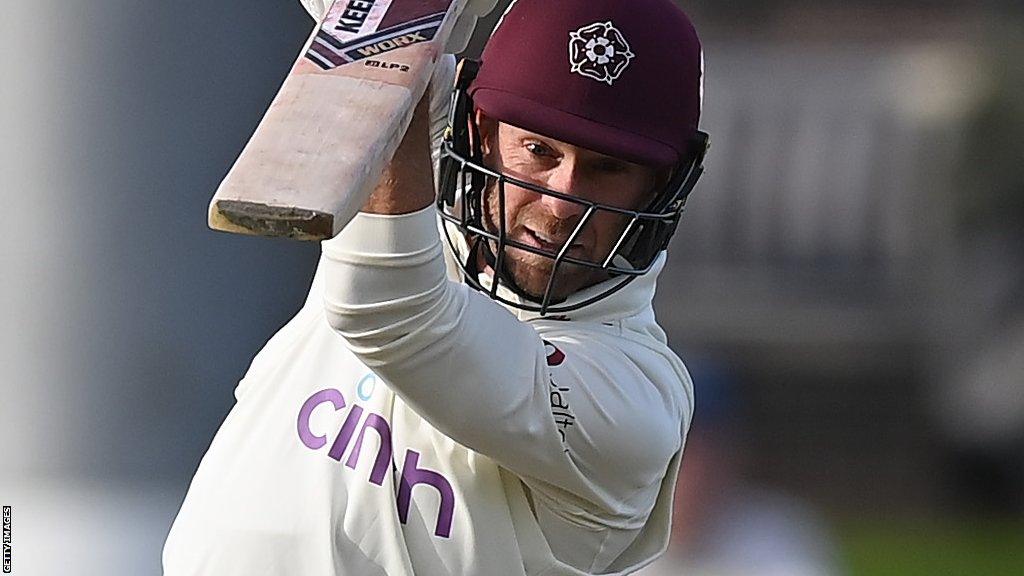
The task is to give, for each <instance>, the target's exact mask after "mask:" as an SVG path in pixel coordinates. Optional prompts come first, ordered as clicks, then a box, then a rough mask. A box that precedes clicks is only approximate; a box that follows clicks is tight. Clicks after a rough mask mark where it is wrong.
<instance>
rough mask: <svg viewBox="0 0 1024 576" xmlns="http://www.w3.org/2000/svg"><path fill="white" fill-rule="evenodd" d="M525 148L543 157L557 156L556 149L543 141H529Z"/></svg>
mask: <svg viewBox="0 0 1024 576" xmlns="http://www.w3.org/2000/svg"><path fill="white" fill-rule="evenodd" d="M525 148H526V150H527V151H528V152H529V153H530V154H532V155H534V156H538V157H541V158H553V157H554V156H555V151H554V150H552V149H551V148H549V147H548V146H546V145H545V144H543V143H541V142H527V143H526V145H525Z"/></svg>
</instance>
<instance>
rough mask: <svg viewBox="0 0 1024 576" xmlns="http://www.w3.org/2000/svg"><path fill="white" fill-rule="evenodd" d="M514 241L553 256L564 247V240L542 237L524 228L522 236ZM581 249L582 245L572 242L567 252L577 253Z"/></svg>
mask: <svg viewBox="0 0 1024 576" xmlns="http://www.w3.org/2000/svg"><path fill="white" fill-rule="evenodd" d="M516 240H518V241H520V242H522V243H523V244H526V245H527V246H532V247H534V248H539V249H541V250H544V251H547V252H553V253H555V254H557V253H558V252H559V251H560V250H561V249H562V246H564V245H565V240H560V239H558V238H552V237H548V236H544V235H543V234H541V233H538V232H537V231H535V230H532V229H530V228H525V232H524V233H523V234H522V235H520V237H519V238H516ZM582 248H583V244H581V243H579V242H574V243H573V244H572V245H571V246H570V247H569V252H570V253H572V252H577V251H579V250H580V249H582Z"/></svg>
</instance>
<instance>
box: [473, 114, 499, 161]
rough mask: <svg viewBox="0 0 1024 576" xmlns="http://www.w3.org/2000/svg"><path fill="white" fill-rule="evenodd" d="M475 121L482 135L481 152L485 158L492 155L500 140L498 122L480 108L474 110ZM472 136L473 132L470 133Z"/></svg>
mask: <svg viewBox="0 0 1024 576" xmlns="http://www.w3.org/2000/svg"><path fill="white" fill-rule="evenodd" d="M473 121H474V122H475V123H476V129H477V132H478V133H479V134H480V150H481V151H482V152H483V154H484V156H487V155H489V154H490V153H491V150H492V149H493V148H494V147H495V143H496V142H497V140H498V121H497V120H496V119H494V118H491V117H490V116H488V115H487V113H486V112H484V111H483V110H481V109H480V108H479V107H474V109H473ZM470 133H471V134H472V131H470Z"/></svg>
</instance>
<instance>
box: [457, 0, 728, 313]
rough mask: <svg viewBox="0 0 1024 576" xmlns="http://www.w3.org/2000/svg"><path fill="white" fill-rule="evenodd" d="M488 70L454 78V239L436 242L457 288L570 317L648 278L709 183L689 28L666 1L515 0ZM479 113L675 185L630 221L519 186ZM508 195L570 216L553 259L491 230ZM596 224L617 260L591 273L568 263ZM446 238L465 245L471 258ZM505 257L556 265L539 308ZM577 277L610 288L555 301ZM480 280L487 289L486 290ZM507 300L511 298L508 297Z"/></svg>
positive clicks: (504, 229) (698, 64) (471, 67)
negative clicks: (517, 254) (603, 224)
mask: <svg viewBox="0 0 1024 576" xmlns="http://www.w3.org/2000/svg"><path fill="white" fill-rule="evenodd" d="M482 60H483V61H482V62H475V61H473V60H463V61H462V63H461V64H460V67H459V71H458V74H457V76H456V82H455V91H454V93H453V95H452V109H451V113H450V115H449V117H448V129H447V130H446V132H445V137H444V140H443V142H442V146H441V155H440V161H439V180H438V196H437V209H438V213H439V215H440V216H441V218H443V219H444V220H445V221H446V222H447V224H449V225H450V226H448V225H446V226H444V227H443V231H444V235H445V237H446V239H447V241H448V244H449V246H450V247H451V249H452V253H453V254H454V255H455V256H456V258H457V263H458V265H459V267H460V268H461V269H462V272H463V278H464V280H465V282H466V283H467V284H468V285H470V286H471V287H473V288H474V289H476V290H479V291H481V292H484V293H486V294H487V295H488V296H490V297H491V298H493V299H495V300H497V301H499V302H501V303H503V304H505V305H507V306H510V307H514V308H519V309H522V310H529V311H534V312H539V313H540V314H541V315H544V314H556V313H557V314H565V313H570V312H573V311H575V310H578V309H580V308H583V307H585V306H588V305H590V304H592V303H594V302H597V301H598V300H601V299H603V298H606V297H608V296H610V295H612V294H614V293H615V292H617V291H618V290H621V289H622V288H624V287H625V286H626V285H627V284H629V282H631V281H632V280H633V279H635V278H637V277H639V276H641V275H643V274H646V273H648V272H649V271H650V270H652V269H653V267H654V265H655V262H656V261H657V259H658V258H659V255H660V254H661V252H663V251H664V250H665V249H666V248H667V246H668V243H669V240H670V239H671V238H672V235H673V234H674V233H675V230H676V226H677V224H678V222H679V218H680V216H681V215H682V212H683V209H684V206H685V204H686V199H687V198H688V197H689V195H690V192H691V191H692V190H693V188H694V186H695V185H696V183H697V180H698V179H699V178H700V176H701V174H702V173H703V171H704V167H703V161H704V155H705V152H706V151H707V147H708V135H707V134H705V133H704V132H702V131H700V130H698V127H697V123H698V120H699V119H700V111H701V91H702V84H701V74H702V57H701V48H700V42H699V40H698V39H697V34H696V32H695V31H694V29H693V25H692V24H691V23H690V20H689V19H688V18H687V17H686V15H684V14H683V13H682V12H680V11H679V9H678V8H676V6H675V5H674V4H673V3H672V1H671V0H557V1H551V0H548V1H543V0H518V1H517V2H516V3H515V4H513V5H512V7H511V8H510V9H509V11H508V12H507V13H506V14H505V16H504V17H503V19H502V21H501V22H500V23H499V25H498V27H497V29H496V31H495V32H494V35H493V36H492V37H491V39H490V41H489V42H488V44H487V47H486V48H485V49H484V53H483V57H482ZM475 107H479V108H480V109H481V110H483V111H484V112H485V113H486V114H487V115H489V116H491V117H493V118H495V119H497V120H500V121H503V122H505V123H508V124H512V125H514V126H518V127H520V128H523V129H526V130H529V131H531V132H536V133H538V134H542V135H545V136H548V137H550V138H555V139H558V140H561V141H563V142H567V143H569V144H573V145H576V146H580V147H583V148H587V149H590V150H593V151H596V152H600V153H603V154H607V155H609V156H614V157H616V158H621V159H624V160H630V161H633V162H637V163H639V164H645V165H650V166H655V167H664V168H670V170H668V171H667V172H666V173H667V174H669V178H668V180H667V182H659V183H657V184H656V185H655V188H654V189H652V191H651V192H652V194H651V195H650V200H649V201H648V203H647V204H645V205H643V206H634V207H631V208H629V209H626V208H623V207H619V206H614V205H608V204H601V203H597V202H594V201H591V200H589V199H587V198H583V197H580V196H576V195H573V194H569V193H567V192H568V191H566V190H561V191H559V190H551V189H548V188H545V187H543V186H539V185H538V184H537V183H535V182H529V181H526V180H523V179H520V178H517V177H516V176H515V175H512V174H507V173H504V172H501V171H499V170H496V169H495V168H494V167H493V166H488V163H487V162H486V161H485V158H484V154H483V151H482V147H481V141H480V134H479V132H478V127H477V125H476V122H475V119H474V109H475ZM506 186H514V187H516V188H519V189H525V190H531V191H533V192H534V193H536V194H539V195H543V196H548V197H554V198H558V199H559V200H561V201H563V202H568V203H573V204H576V205H578V206H579V208H580V211H579V213H580V216H579V217H578V220H576V221H574V222H573V223H572V225H573V232H572V233H571V234H570V235H569V237H568V238H566V239H564V241H563V242H561V245H560V246H559V247H558V248H557V249H546V248H539V247H536V246H531V245H528V244H525V243H523V242H521V241H517V240H516V239H514V238H512V237H510V236H509V234H508V229H509V224H508V222H507V221H506V219H507V214H504V213H502V212H503V209H499V210H498V212H499V214H498V215H497V216H491V215H489V214H488V212H487V206H488V200H489V199H491V198H496V199H497V205H498V206H504V205H505V203H504V202H505V188H506ZM602 215H606V216H607V215H611V216H614V217H615V218H617V219H618V220H619V221H621V222H622V223H623V224H624V226H623V228H622V229H621V231H620V234H619V237H618V240H617V241H616V242H615V245H614V247H613V248H612V249H611V252H610V253H608V254H606V255H594V257H593V258H592V259H588V258H577V257H574V256H572V255H571V254H570V251H569V247H570V246H572V244H573V242H574V241H575V239H576V238H577V237H578V235H579V234H580V233H581V231H582V230H583V229H584V228H585V227H586V226H588V225H589V222H590V221H592V220H594V219H596V218H598V217H601V216H602ZM495 219H496V221H495ZM450 227H451V228H453V229H455V230H458V231H459V232H461V234H462V236H463V238H464V240H465V244H466V248H465V249H460V243H459V242H456V241H455V239H454V237H453V236H452V234H451V233H450V230H449V228H450ZM508 249H515V250H520V251H525V252H530V253H533V254H536V255H538V256H542V257H544V258H548V259H550V260H551V261H552V264H553V268H552V272H551V274H550V276H549V278H548V282H547V286H546V288H545V289H544V291H543V293H542V294H541V293H530V292H527V291H526V290H524V289H523V288H522V287H520V286H519V285H518V284H517V283H516V279H515V278H514V277H513V275H512V274H511V273H510V272H509V270H508V268H507V267H506V266H505V263H504V260H503V259H504V257H505V256H504V255H505V253H506V251H507V250H508ZM481 262H483V263H486V265H487V266H486V267H482V264H481ZM578 267H583V268H591V269H597V270H601V271H602V272H604V273H605V274H607V277H608V280H607V281H605V282H602V283H601V284H600V285H599V286H595V287H594V288H593V290H589V291H587V292H586V294H581V295H579V296H578V297H577V296H575V295H570V296H568V297H565V296H562V295H561V294H559V296H558V297H557V298H556V296H555V294H556V293H557V290H556V289H555V288H556V286H557V285H558V282H559V281H560V279H561V276H560V270H563V269H570V270H571V269H575V268H578ZM487 270H491V271H493V273H490V272H487ZM568 273H571V272H568ZM481 275H483V276H484V277H486V276H490V277H491V280H490V281H486V280H480V277H481ZM502 287H504V288H507V289H508V290H509V291H511V292H512V293H513V295H514V296H515V297H510V296H507V295H503V291H502V290H501V288H502Z"/></svg>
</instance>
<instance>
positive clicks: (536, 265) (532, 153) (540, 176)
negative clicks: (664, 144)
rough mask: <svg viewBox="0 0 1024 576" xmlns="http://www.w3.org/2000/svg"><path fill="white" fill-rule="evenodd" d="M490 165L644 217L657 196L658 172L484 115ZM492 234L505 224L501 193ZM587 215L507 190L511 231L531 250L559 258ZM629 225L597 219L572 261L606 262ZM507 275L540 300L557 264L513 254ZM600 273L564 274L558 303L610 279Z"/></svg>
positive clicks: (493, 203) (490, 210)
mask: <svg viewBox="0 0 1024 576" xmlns="http://www.w3.org/2000/svg"><path fill="white" fill-rule="evenodd" d="M477 122H478V124H477V125H478V126H479V127H480V134H481V141H482V147H483V152H484V160H485V163H486V164H487V165H488V166H490V167H491V168H492V169H494V170H496V171H499V172H502V173H505V174H508V175H509V176H512V177H514V178H517V179H519V180H523V181H526V182H529V183H531V184H536V185H538V186H543V187H545V188H548V189H550V190H554V191H556V192H562V193H565V194H568V195H571V196H575V197H579V198H582V199H586V200H589V201H592V202H597V203H600V204H605V205H610V206H615V207H618V208H625V209H631V210H637V209H641V208H642V207H643V205H644V204H646V203H647V202H648V201H649V200H650V198H651V196H652V195H653V190H654V185H655V183H656V180H657V178H658V173H657V171H656V170H655V169H654V168H651V167H647V166H642V165H640V164H634V163H632V162H627V161H625V160H621V159H618V158H613V157H611V156H606V155H604V154H600V153H597V152H594V151H591V150H587V149H584V148H580V147H578V146H574V145H572V144H568V143H565V142H561V141H558V140H555V139H553V138H548V137H545V136H542V135H540V134H537V133H534V132H529V131H527V130H523V129H520V128H517V127H515V126H511V125H509V124H505V123H501V122H498V121H496V120H493V119H490V118H487V117H486V116H485V115H483V114H482V113H479V112H478V115H477ZM485 202H486V214H487V218H488V223H487V224H488V226H489V227H491V229H493V230H497V229H498V224H497V223H498V222H499V219H500V218H501V217H502V215H501V212H500V208H499V202H498V194H497V193H496V186H493V185H492V186H491V187H490V188H489V190H488V193H487V196H486V199H485ZM585 212H586V207H585V206H583V205H581V204H576V203H573V202H569V201H566V200H562V199H559V198H555V197H553V196H549V195H546V194H540V193H538V192H535V191H533V190H529V189H526V188H522V187H519V186H514V185H512V184H506V186H505V213H504V218H505V229H506V233H507V235H508V237H509V238H510V239H512V240H516V241H518V242H521V243H523V244H526V245H528V246H533V247H536V248H540V249H542V250H545V251H548V252H553V253H557V252H558V251H559V250H560V249H561V248H562V246H563V245H564V244H565V242H566V240H567V239H568V238H569V236H570V235H571V234H572V232H573V230H574V229H575V228H576V225H577V224H578V223H579V222H580V220H581V219H582V218H583V215H584V213H585ZM627 223H628V219H627V218H625V217H623V216H619V215H616V214H614V213H610V212H607V211H598V212H596V213H595V214H594V216H592V217H591V218H590V220H588V222H587V224H586V226H584V228H583V230H582V231H581V232H580V234H579V235H578V236H577V238H576V239H575V241H574V242H573V244H572V246H571V247H570V248H569V251H568V255H569V256H572V257H575V258H579V259H581V260H587V261H591V262H602V261H603V260H604V259H605V258H607V256H608V254H610V253H611V251H612V250H613V248H614V247H615V244H616V242H617V241H618V239H619V236H620V235H621V234H622V232H623V230H624V229H625V226H626V224H627ZM504 260H505V262H506V263H507V270H508V271H509V273H510V274H511V275H512V278H513V280H514V281H515V282H516V284H517V285H518V286H519V288H521V289H522V290H524V291H525V292H526V293H528V294H530V295H531V296H534V297H537V298H540V297H542V296H543V295H544V291H545V290H546V289H547V284H548V279H549V278H550V276H551V272H552V270H553V268H554V261H553V260H552V259H551V258H547V257H544V256H540V255H538V254H533V253H531V252H527V251H525V250H521V249H518V248H506V250H505V257H504ZM607 277H608V276H607V274H605V273H604V272H602V271H600V270H596V269H590V268H585V267H582V266H576V265H572V264H562V265H561V266H560V267H559V272H558V278H557V279H556V282H555V288H554V290H553V292H552V297H553V301H559V300H562V299H564V298H565V297H567V296H568V295H570V294H572V293H573V292H576V291H578V290H581V289H583V288H586V287H588V286H591V285H593V284H596V283H598V282H600V281H602V280H605V279H606V278H607Z"/></svg>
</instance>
